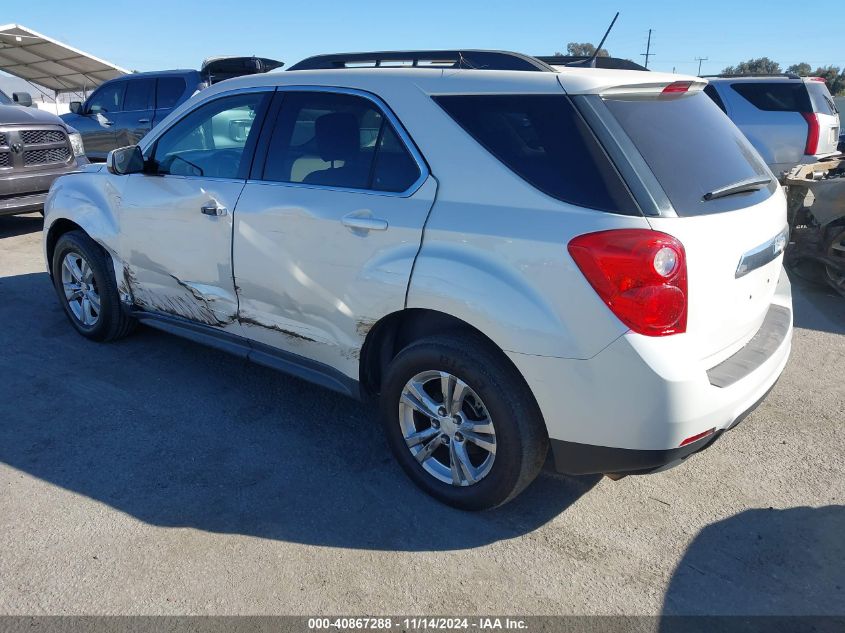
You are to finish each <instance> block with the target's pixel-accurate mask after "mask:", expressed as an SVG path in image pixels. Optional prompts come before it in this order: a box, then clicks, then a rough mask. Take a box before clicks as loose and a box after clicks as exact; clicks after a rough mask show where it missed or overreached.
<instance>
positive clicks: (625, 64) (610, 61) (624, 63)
mask: <svg viewBox="0 0 845 633" xmlns="http://www.w3.org/2000/svg"><path fill="white" fill-rule="evenodd" d="M535 58H536V59H539V60H540V61H541V62H545V63H547V64H549V65H551V66H567V65H571V66H572V67H573V68H578V67H579V66H578V64H577V63H575V62H586V61H589V59H590V58H589V57H588V56H586V55H535ZM595 61H596V68H613V69H616V70H648V68H646V67H645V66H640V65H639V64H638V63H636V62H632V61H631V60H630V59H622V58H621V57H596V60H595ZM581 68H590V66H584V65H582V66H581Z"/></svg>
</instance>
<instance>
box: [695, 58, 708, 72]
mask: <svg viewBox="0 0 845 633" xmlns="http://www.w3.org/2000/svg"><path fill="white" fill-rule="evenodd" d="M708 59H710V58H709V57H696V58H695V61H697V62H698V74H699V75H701V62H706V61H707V60H708Z"/></svg>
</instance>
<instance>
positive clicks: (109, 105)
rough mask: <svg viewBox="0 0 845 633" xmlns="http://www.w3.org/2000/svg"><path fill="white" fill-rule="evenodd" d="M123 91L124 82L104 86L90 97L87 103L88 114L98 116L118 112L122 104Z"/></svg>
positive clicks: (124, 87)
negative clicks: (103, 113)
mask: <svg viewBox="0 0 845 633" xmlns="http://www.w3.org/2000/svg"><path fill="white" fill-rule="evenodd" d="M125 89H126V82H125V81H118V82H115V83H113V84H106V85H105V86H103V87H102V88H100V89H99V90H98V91H97V92H95V93H94V94H93V95H91V99H90V100H89V101H88V113H89V114H99V113H101V112H117V111H119V110H120V107H121V104H122V103H123V92H124V90H125Z"/></svg>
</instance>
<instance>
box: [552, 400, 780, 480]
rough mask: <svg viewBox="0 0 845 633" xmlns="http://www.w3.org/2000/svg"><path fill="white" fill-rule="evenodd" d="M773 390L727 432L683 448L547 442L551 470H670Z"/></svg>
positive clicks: (627, 472)
mask: <svg viewBox="0 0 845 633" xmlns="http://www.w3.org/2000/svg"><path fill="white" fill-rule="evenodd" d="M773 388H774V385H772V386H771V387H770V388H769V390H768V391H766V393H765V394H763V396H762V397H761V398H760V399H759V400H757V402H755V403H754V404H753V405H751V406H750V407H749V408H748V409H746V410H745V411H744V412H742V413H741V414H740V415H739V416H738V417H737V419H736V420H734V421H733V422H732V423H731V425H730V426H728V428H726V429H719V430H718V431H715V432H714V433H713V434H712V435H709V436H708V437H705V438H702V439H700V440H698V441H697V442H692V443H690V444H687V445H686V446H680V447H677V448H667V449H663V450H642V449H640V450H637V449H629V448H611V447H608V446H590V445H588V444H577V443H575V442H565V441H563V440H551V442H550V443H551V447H552V455H553V456H554V460H555V468H556V469H557V471H558V472H562V473H566V474H568V475H590V474H594V473H608V474H625V475H645V474H648V473H653V472H657V471H663V470H668V469H670V468H674V467H675V466H678V465H680V464H681V463H682V462H683V461H684V460H686V459H687V458H688V457H690V456H692V455H695V454H696V453H700V452H701V451H703V450H704V449H706V448H710V447H711V446H712V445H713V444H715V443H716V440H718V439H719V438H720V437H722V435H723V434H724V433H725V432H726V431H729V430H730V429H732V428H734V427H735V426H737V425H738V424H739V423H740V422H742V421H743V420H744V419H745V418H746V417H748V415H749V414H750V413H751V412H752V411H754V409H756V408H757V407H758V406H759V405H760V403H761V402H763V400H765V399H766V396H768V395H769V392H770V391H771V390H772V389H773Z"/></svg>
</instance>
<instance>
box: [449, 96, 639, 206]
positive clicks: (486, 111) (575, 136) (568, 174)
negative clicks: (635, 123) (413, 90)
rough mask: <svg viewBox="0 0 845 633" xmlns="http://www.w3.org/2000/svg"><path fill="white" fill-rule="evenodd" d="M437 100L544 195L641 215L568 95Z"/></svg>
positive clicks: (495, 154) (474, 135) (490, 150)
mask: <svg viewBox="0 0 845 633" xmlns="http://www.w3.org/2000/svg"><path fill="white" fill-rule="evenodd" d="M435 100H436V101H437V103H438V104H440V106H441V107H442V108H443V109H444V110H446V112H448V113H449V115H450V116H451V117H452V118H453V119H455V121H456V122H457V123H458V124H459V125H460V126H461V127H463V128H464V129H465V130H466V131H467V132H468V133H469V134H470V135H471V136H472V137H473V138H474V139H475V140H476V141H478V142H479V143H480V144H481V145H482V146H483V147H484V148H486V149H487V151H489V152H490V153H491V154H493V156H495V157H496V158H498V159H499V160H500V161H501V162H502V163H504V164H505V165H506V166H507V167H508V168H509V169H510V170H511V171H513V172H514V173H515V174H517V175H518V176H520V177H521V178H522V179H523V180H525V181H527V182H528V183H529V184H530V185H532V186H533V187H535V188H536V189H539V190H540V191H542V192H543V193H545V194H547V195H549V196H552V197H554V198H557V199H558V200H562V201H564V202H569V203H572V204H576V205H579V206H583V207H589V208H591V209H600V210H603V211H610V212H613V213H625V214H636V213H638V211H637V209H636V206H635V204H634V202H633V199H632V198H631V195H630V193H629V192H628V190H627V188H626V187H625V185H624V183H623V182H622V179H621V178H620V177H619V175H618V173H617V172H616V170H615V168H614V167H613V165H612V164H611V162H610V160H609V159H608V158H607V156H606V155H605V153H604V150H603V149H602V147H601V146H600V145H599V143H598V141H597V140H596V139H595V137H594V136H593V133H592V132H591V130H590V129H589V127H588V126H587V124H586V123H585V122H584V121H583V119H582V118H581V117H580V116H579V115H578V113H577V112H576V111H575V108H574V107H573V105H572V102H571V101H570V100H569V98H568V97H567V96H566V95H455V96H442V97H436V98H435Z"/></svg>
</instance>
